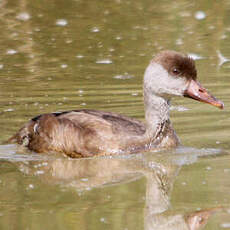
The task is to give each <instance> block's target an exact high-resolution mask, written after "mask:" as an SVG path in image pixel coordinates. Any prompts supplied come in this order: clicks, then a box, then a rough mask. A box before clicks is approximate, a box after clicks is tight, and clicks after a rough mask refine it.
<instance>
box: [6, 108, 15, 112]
mask: <svg viewBox="0 0 230 230" xmlns="http://www.w3.org/2000/svg"><path fill="white" fill-rule="evenodd" d="M13 111H14V109H13V108H9V109H5V110H4V112H13Z"/></svg>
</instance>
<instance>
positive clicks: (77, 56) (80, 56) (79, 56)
mask: <svg viewBox="0 0 230 230" xmlns="http://www.w3.org/2000/svg"><path fill="white" fill-rule="evenodd" d="M83 57H84V56H83V55H81V54H78V55H76V58H79V59H80V58H83Z"/></svg>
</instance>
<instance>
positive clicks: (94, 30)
mask: <svg viewBox="0 0 230 230" xmlns="http://www.w3.org/2000/svg"><path fill="white" fill-rule="evenodd" d="M90 31H91V32H93V33H98V32H99V31H100V29H99V28H98V27H93V28H92V29H91V30H90Z"/></svg>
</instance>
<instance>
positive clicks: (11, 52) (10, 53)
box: [6, 49, 18, 55]
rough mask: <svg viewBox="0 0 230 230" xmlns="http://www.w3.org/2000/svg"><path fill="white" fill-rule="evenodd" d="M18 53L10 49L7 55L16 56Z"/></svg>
mask: <svg viewBox="0 0 230 230" xmlns="http://www.w3.org/2000/svg"><path fill="white" fill-rule="evenodd" d="M17 52H18V51H17V50H14V49H8V50H7V51H6V54H8V55H14V54H16V53H17Z"/></svg>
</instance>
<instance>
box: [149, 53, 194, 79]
mask: <svg viewBox="0 0 230 230" xmlns="http://www.w3.org/2000/svg"><path fill="white" fill-rule="evenodd" d="M153 62H156V63H158V64H161V65H162V66H163V67H164V68H165V69H166V70H167V71H168V72H169V73H170V74H171V75H175V76H180V77H186V78H187V79H194V80H196V78H197V71H196V66H195V62H194V60H193V59H192V58H190V57H188V56H187V55H183V54H181V53H178V52H175V51H171V50H167V51H162V52H160V53H159V54H157V55H156V56H155V58H154V59H153Z"/></svg>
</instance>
